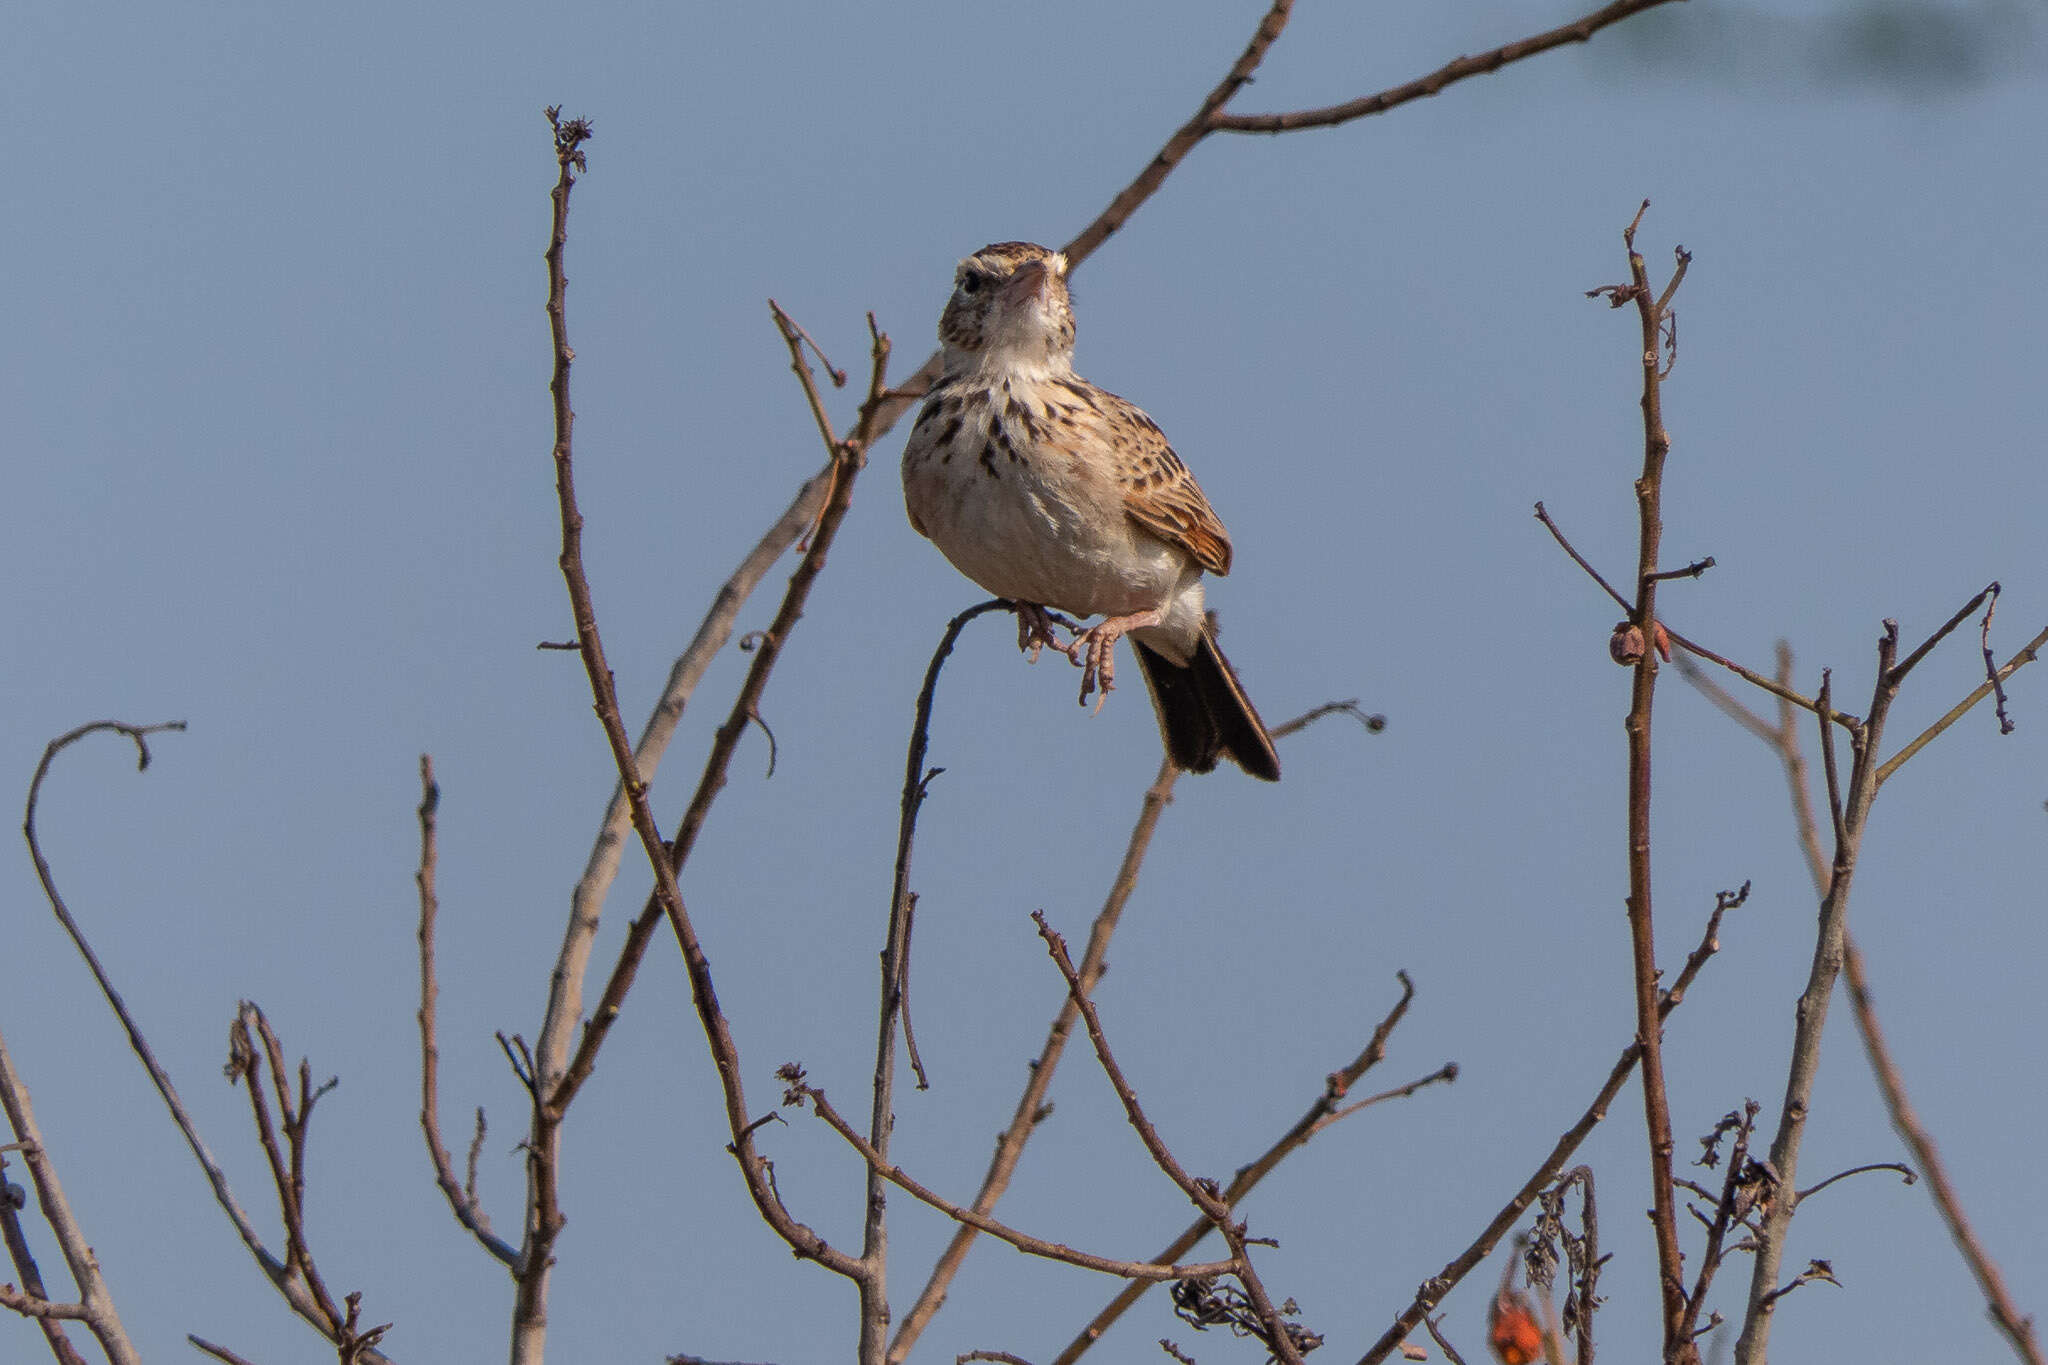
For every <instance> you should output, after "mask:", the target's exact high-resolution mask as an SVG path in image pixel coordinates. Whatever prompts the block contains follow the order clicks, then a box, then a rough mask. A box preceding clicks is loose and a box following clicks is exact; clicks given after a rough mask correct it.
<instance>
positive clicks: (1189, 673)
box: [1131, 629, 1280, 782]
mask: <svg viewBox="0 0 2048 1365" xmlns="http://www.w3.org/2000/svg"><path fill="white" fill-rule="evenodd" d="M1131 647H1132V648H1133V649H1134V650H1135V651H1136V652H1137V655H1138V664H1139V666H1140V667H1141V668H1142V669H1143V670H1144V673H1145V684H1146V686H1147V687H1149V688H1150V689H1151V691H1152V706H1153V709H1154V710H1156V711H1158V713H1159V729H1160V732H1161V733H1162V734H1164V735H1165V737H1166V753H1167V756H1168V757H1169V758H1171V759H1172V760H1173V762H1174V766H1175V767H1178V768H1185V769H1186V770H1187V771H1189V772H1191V773H1206V772H1209V771H1210V770H1212V769H1213V768H1215V766H1216V760H1217V759H1218V758H1228V759H1229V760H1230V761H1231V762H1233V763H1235V764H1236V765H1237V766H1238V767H1240V768H1242V769H1244V770H1245V771H1246V772H1248V773H1250V774H1251V775H1252V776H1253V777H1259V778H1264V779H1265V780H1266V781H1268V782H1278V781H1279V780H1280V756H1279V755H1278V754H1276V753H1274V752H1273V740H1272V737H1271V736H1269V735H1268V734H1267V733H1266V725H1265V722H1264V721H1262V720H1260V719H1259V713H1258V711H1257V709H1256V708H1254V707H1253V706H1252V703H1251V698H1249V697H1247V696H1245V694H1244V688H1243V686H1241V685H1240V684H1239V683H1238V681H1237V674H1236V672H1235V671H1233V670H1232V669H1231V667H1230V661H1229V660H1228V659H1226V658H1224V657H1223V651H1222V650H1220V649H1218V648H1217V647H1216V639H1215V637H1214V635H1212V634H1211V633H1210V632H1209V631H1208V630H1206V629H1205V630H1203V632H1202V635H1201V638H1200V639H1199V640H1198V641H1196V643H1195V652H1194V655H1193V656H1192V657H1191V658H1190V659H1189V660H1188V662H1187V664H1186V665H1185V666H1182V665H1180V664H1176V663H1174V662H1173V661H1172V660H1170V659H1168V658H1167V657H1166V656H1165V655H1163V654H1160V653H1158V652H1156V651H1154V650H1151V649H1147V648H1146V647H1145V646H1144V645H1141V644H1139V643H1138V642H1137V641H1136V640H1133V641H1131Z"/></svg>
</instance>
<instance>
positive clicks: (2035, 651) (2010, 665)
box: [1877, 629, 2048, 787]
mask: <svg viewBox="0 0 2048 1365" xmlns="http://www.w3.org/2000/svg"><path fill="white" fill-rule="evenodd" d="M2043 645H2048V629H2044V630H2043V631H2042V632H2041V633H2040V634H2039V635H2036V636H2035V637H2034V638H2033V639H2031V640H2029V641H2027V643H2026V644H2025V645H2024V646H2022V647H2021V649H2020V651H2019V653H2017V654H2015V655H2013V656H2012V657H2011V658H2010V659H2007V660H2006V661H2005V663H2004V664H2003V665H2002V666H2000V667H1999V668H1998V669H1997V671H1995V672H1994V673H1992V675H1991V676H1990V677H1989V678H1987V679H1985V680H1984V681H1983V682H1981V683H1979V684H1978V685H1977V689H1976V690H1975V691H1974V692H1972V693H1970V695H1969V696H1967V697H1964V698H1963V699H1962V700H1961V701H1959V702H1957V703H1956V704H1955V705H1954V706H1952V707H1950V708H1949V711H1948V714H1947V715H1945V716H1943V717H1942V718H1941V719H1940V720H1938V721H1936V722H1934V724H1932V725H1930V726H1928V727H1927V728H1926V729H1925V730H1922V731H1921V732H1920V733H1919V734H1918V735H1915V736H1914V737H1913V742H1912V743H1910V744H1908V745H1907V746H1906V747H1905V748H1903V749H1901V750H1899V751H1898V752H1897V753H1895V754H1893V755H1892V756H1891V757H1890V758H1888V759H1886V760H1885V762H1884V765H1883V766H1882V767H1880V768H1879V769H1878V770H1877V784H1878V785H1879V786H1880V787H1881V786H1883V785H1884V784H1885V783H1886V782H1887V781H1889V780H1890V779H1891V775H1892V774H1893V773H1895V772H1897V771H1898V770H1899V768H1900V767H1901V766H1902V765H1903V764H1904V763H1905V762H1906V760H1907V759H1909V758H1911V757H1912V756H1913V755H1914V754H1917V753H1919V752H1920V751H1921V750H1922V749H1924V748H1926V747H1927V746H1928V745H1929V744H1931V743H1932V742H1933V741H1934V739H1935V737H1936V736H1938V735H1939V734H1941V732H1942V731H1944V730H1946V729H1948V727H1949V726H1951V725H1954V724H1955V723H1956V722H1957V721H1959V720H1961V719H1962V718H1963V717H1964V716H1966V715H1968V714H1969V713H1970V709H1971V708H1972V707H1974V706H1976V704H1977V703H1978V702H1980V701H1983V700H1984V698H1986V697H1988V696H1990V695H1991V694H1992V693H1993V691H1995V690H1996V689H1997V688H1998V686H1999V684H2001V683H2003V682H2004V681H2005V680H2006V679H2007V678H2010V677H2011V676H2012V675H2013V674H2015V673H2017V672H2019V671H2020V670H2021V669H2022V668H2025V667H2026V666H2027V665H2028V664H2030V663H2032V662H2034V660H2036V659H2038V658H2040V657H2041V647H2042V646H2043Z"/></svg>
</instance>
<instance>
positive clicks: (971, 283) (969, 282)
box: [960, 275, 981, 294]
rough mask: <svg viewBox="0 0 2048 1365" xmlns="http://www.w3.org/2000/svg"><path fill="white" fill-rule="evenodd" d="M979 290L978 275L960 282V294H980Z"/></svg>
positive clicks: (979, 281)
mask: <svg viewBox="0 0 2048 1365" xmlns="http://www.w3.org/2000/svg"><path fill="white" fill-rule="evenodd" d="M980 290H981V276H979V275H968V276H966V277H965V278H963V279H962V280H961V281H960V292H961V293H963V294H974V293H978V292H980Z"/></svg>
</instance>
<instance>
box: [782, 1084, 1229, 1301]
mask: <svg viewBox="0 0 2048 1365" xmlns="http://www.w3.org/2000/svg"><path fill="white" fill-rule="evenodd" d="M776 1074H777V1075H778V1076H780V1077H782V1079H783V1080H784V1082H786V1083H787V1084H788V1086H789V1089H788V1091H787V1092H786V1093H785V1094H784V1096H783V1102H784V1103H785V1104H792V1105H797V1106H802V1105H803V1104H805V1103H808V1104H809V1105H810V1106H811V1110H812V1112H813V1113H815V1114H816V1115H817V1116H818V1117H819V1118H821V1119H823V1120H824V1121H825V1124H826V1126H828V1127H829V1128H831V1129H832V1131H833V1132H835V1133H837V1134H839V1136H840V1137H841V1138H842V1139H844V1140H845V1142H846V1144H847V1145H848V1146H850V1147H852V1148H853V1149H854V1150H855V1151H856V1152H859V1153H860V1154H861V1156H863V1157H864V1158H866V1159H867V1163H868V1169H870V1170H872V1171H877V1172H879V1173H880V1174H881V1176H882V1178H883V1179H885V1180H887V1181H888V1182H889V1183H890V1184H892V1185H894V1186H896V1187H897V1188H898V1189H900V1190H903V1191H904V1192H905V1193H907V1194H909V1195H910V1196H911V1197H912V1198H914V1199H917V1200H920V1201H922V1202H923V1203H925V1204H928V1205H930V1206H931V1207H932V1208H934V1209H937V1210H938V1211H939V1212H940V1213H943V1214H945V1215H946V1217H948V1218H951V1219H953V1220H954V1221H955V1222H959V1223H965V1224H967V1225H969V1226H971V1227H973V1228H975V1229H976V1230H977V1231H980V1232H985V1233H987V1234H988V1235H989V1236H991V1237H994V1238H996V1239H998V1240H1000V1241H1004V1242H1008V1243H1009V1244H1010V1245H1011V1246H1013V1247H1015V1248H1017V1250H1019V1251H1021V1252H1024V1253H1025V1254H1026V1255H1029V1256H1039V1257H1043V1258H1044V1259H1046V1260H1049V1261H1063V1262H1065V1263H1066V1264H1068V1265H1073V1266H1079V1267H1080V1268H1081V1269H1083V1270H1096V1271H1100V1272H1102V1273H1103V1274H1105V1275H1117V1276H1122V1277H1124V1278H1127V1279H1147V1280H1179V1279H1185V1278H1187V1277H1188V1276H1190V1275H1218V1274H1225V1273H1233V1272H1235V1271H1236V1269H1237V1264H1238V1263H1237V1262H1236V1261H1235V1260H1230V1261H1213V1262H1208V1263H1204V1264H1198V1265H1161V1264H1157V1263H1154V1262H1150V1261H1120V1260H1116V1259H1114V1258H1113V1257H1108V1256H1097V1255H1095V1254H1093V1253H1092V1252H1086V1251H1080V1250H1077V1249H1076V1248H1074V1247H1070V1246H1063V1245H1062V1244H1060V1243H1058V1242H1051V1241H1047V1240H1046V1239H1044V1238H1042V1237H1033V1236H1032V1235H1031V1234H1029V1233H1027V1232H1020V1231H1018V1230H1017V1229H1015V1228H1013V1227H1010V1226H1009V1225H1007V1224H1005V1223H1000V1222H998V1221H996V1220H995V1219H994V1218H991V1217H989V1216H988V1215H987V1214H984V1213H978V1212H976V1211H975V1210H974V1209H971V1208H968V1207H966V1206H965V1205H962V1204H955V1203H954V1202H952V1201H951V1200H949V1199H947V1198H946V1197H945V1196H943V1195H941V1194H939V1193H937V1192H936V1191H934V1190H932V1189H931V1188H929V1187H928V1186H926V1185H924V1184H922V1183H920V1182H919V1181H918V1180H916V1179H914V1178H913V1177H912V1176H911V1175H910V1174H909V1172H907V1171H905V1170H904V1169H903V1168H902V1167H901V1166H897V1165H893V1164H891V1163H890V1161H889V1160H888V1158H886V1157H884V1156H883V1155H882V1154H881V1153H880V1152H879V1151H877V1150H875V1147H874V1144H872V1143H870V1142H869V1141H868V1140H867V1139H866V1138H864V1137H862V1136H861V1135H860V1134H859V1133H858V1132H857V1131H855V1129H854V1127H853V1125H852V1124H850V1123H848V1122H847V1121H846V1118H845V1116H844V1115H842V1114H841V1113H840V1112H839V1111H838V1110H837V1109H835V1108H833V1107H832V1102H831V1101H830V1100H828V1099H826V1098H825V1092H824V1091H822V1090H820V1089H818V1088H817V1087H816V1086H814V1085H811V1084H809V1083H808V1082H807V1081H806V1080H805V1078H804V1073H803V1068H802V1067H799V1066H797V1065H795V1064H794V1063H790V1064H788V1065H785V1066H783V1067H782V1068H781V1069H780V1070H779V1071H777V1073H776Z"/></svg>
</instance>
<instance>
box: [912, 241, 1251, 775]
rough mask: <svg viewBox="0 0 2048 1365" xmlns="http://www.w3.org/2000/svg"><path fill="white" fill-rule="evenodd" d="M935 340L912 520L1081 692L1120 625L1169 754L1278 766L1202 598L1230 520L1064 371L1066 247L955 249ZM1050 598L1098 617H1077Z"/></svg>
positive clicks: (1158, 439) (1103, 690)
mask: <svg viewBox="0 0 2048 1365" xmlns="http://www.w3.org/2000/svg"><path fill="white" fill-rule="evenodd" d="M939 340H940V342H941V343H942V347H943V350H942V357H943V364H942V369H941V372H940V374H939V377H938V378H937V379H936V380H935V381H934V382H933V384H932V386H931V388H930V389H929V390H928V391H927V392H926V394H925V399H924V405H923V407H922V408H921V409H920V411H919V412H918V416H917V421H916V423H915V424H914V425H913V426H912V427H911V431H910V437H909V439H908V440H907V441H906V442H905V444H904V448H903V499H904V507H905V509H906V510H907V511H908V512H909V514H910V525H911V527H912V529H914V530H915V531H916V532H917V533H918V534H919V535H921V536H924V537H925V538H926V539H927V540H930V541H931V542H932V543H933V544H934V545H936V546H938V548H939V550H940V551H941V552H942V553H943V554H944V555H945V556H946V558H947V559H948V560H950V561H951V562H952V564H953V567H954V568H956V569H958V570H959V571H960V572H961V573H963V574H965V575H966V576H967V577H968V578H970V579H972V580H973V581H974V582H975V583H977V584H979V585H980V586H981V587H982V588H984V589H985V590H987V591H988V592H991V593H993V594H995V595H996V596H997V597H1000V598H1005V599H1007V600H1008V601H1009V602H1010V604H1011V606H1012V607H1013V609H1014V610H1015V611H1016V613H1017V620H1018V639H1017V643H1018V647H1019V648H1020V649H1021V650H1023V651H1024V652H1025V653H1027V654H1028V655H1029V656H1030V657H1031V659H1032V660H1034V661H1035V660H1036V659H1037V658H1038V657H1039V652H1040V650H1041V649H1044V648H1051V649H1054V650H1056V651H1058V652H1059V653H1061V654H1064V655H1065V656H1066V657H1067V658H1068V659H1069V660H1070V661H1071V662H1073V663H1074V664H1075V665H1077V666H1078V667H1080V668H1081V670H1082V674H1081V702H1082V704H1083V705H1086V704H1087V701H1088V697H1089V695H1090V694H1091V693H1094V692H1099V693H1100V699H1099V700H1098V701H1097V702H1096V708H1097V709H1098V710H1100V709H1101V705H1102V701H1105V700H1107V699H1108V694H1109V692H1110V691H1111V690H1112V689H1113V688H1114V686H1115V678H1116V643H1117V641H1118V640H1120V639H1122V638H1124V637H1125V636H1128V637H1129V638H1130V641H1131V646H1132V648H1133V650H1134V651H1135V653H1136V656H1137V660H1138V666H1139V668H1140V670H1141V671H1142V672H1143V674H1144V677H1145V682H1146V686H1147V689H1148V690H1149V691H1150V693H1151V696H1152V705H1153V709H1154V711H1155V712H1156V713H1157V715H1158V718H1159V729H1160V733H1161V735H1162V737H1163V738H1164V740H1165V745H1166V752H1167V755H1168V757H1169V758H1171V759H1172V761H1173V763H1174V765H1175V766H1176V767H1179V768H1182V769H1185V770H1186V771H1189V772H1195V773H1206V772H1209V771H1211V770H1213V769H1214V768H1215V767H1216V763H1217V760H1218V759H1219V758H1229V759H1230V760H1231V761H1232V762H1234V763H1235V764H1237V766H1238V767H1240V768H1242V769H1244V771H1245V772H1247V773H1249V774H1251V775H1252V776H1253V777H1258V778H1263V779H1265V780H1266V781H1269V782H1272V781H1278V780H1279V777H1280V759H1279V756H1278V755H1277V754H1275V753H1274V751H1273V740H1272V736H1271V735H1270V734H1269V733H1268V732H1267V729H1266V725H1265V722H1264V721H1262V720H1260V719H1259V713H1258V710H1257V709H1256V708H1255V707H1254V706H1253V705H1252V703H1251V699H1250V698H1249V697H1247V696H1246V695H1245V691H1244V687H1243V686H1242V684H1240V683H1239V681H1238V677H1237V673H1236V670H1234V669H1233V668H1232V667H1231V666H1230V661H1229V660H1228V659H1226V658H1225V657H1224V654H1223V651H1222V649H1220V648H1219V647H1218V646H1217V643H1216V625H1215V618H1214V616H1213V615H1212V614H1210V613H1209V612H1208V611H1207V610H1206V607H1205V601H1204V595H1203V588H1202V575H1203V574H1204V573H1205V572H1206V573H1213V574H1216V575H1218V576H1219V577H1220V576H1222V575H1224V574H1227V573H1229V572H1230V564H1231V550H1230V536H1229V534H1228V533H1227V532H1226V531H1225V530H1224V529H1223V522H1222V521H1221V520H1220V519H1219V518H1218V517H1217V515H1216V512H1215V509H1213V508H1212V507H1210V506H1209V500H1208V498H1206V497H1205V496H1203V494H1202V490H1201V487H1200V486H1199V485H1198V484H1196V482H1195V477H1194V475H1192V474H1190V473H1189V472H1188V468H1187V466H1186V465H1185V464H1183V463H1182V462H1181V459H1180V457H1179V456H1178V455H1176V454H1174V452H1173V447H1172V446H1170V445H1168V444H1167V440H1166V436H1165V435H1164V433H1162V432H1161V431H1160V429H1159V426H1158V424H1157V423H1155V422H1154V421H1153V420H1152V419H1151V418H1150V417H1148V416H1146V415H1145V413H1144V412H1143V411H1142V410H1140V409H1139V408H1138V407H1137V406H1136V405H1135V404H1133V403H1130V402H1128V401H1126V400H1125V399H1122V398H1119V397H1117V396H1116V395H1115V394H1113V393H1110V392H1108V391H1107V390H1105V389H1102V388H1100V387H1098V386H1096V385H1095V384H1092V383H1090V382H1089V381H1087V380H1086V379H1083V378H1082V377H1081V376H1080V375H1078V374H1076V373H1075V372H1074V308H1073V300H1072V297H1071V295H1070V294H1069V292H1068V289H1067V258H1066V256H1065V255H1064V254H1063V253H1061V252H1058V251H1052V250H1048V249H1047V248H1045V247H1042V246H1039V245H1036V244H1035V243H1031V242H997V243H994V244H993V245H990V246H985V247H983V248H982V249H981V250H979V251H977V252H975V253H974V254H973V255H971V256H969V257H967V258H966V259H964V260H962V261H961V262H960V264H959V266H958V268H957V269H956V270H955V271H954V275H953V293H952V297H951V298H950V299H949V300H948V301H947V303H946V307H945V310H944V312H943V313H942V314H941V316H940V318H939ZM1055 613H1071V614H1072V615H1074V616H1076V617H1079V618H1081V619H1083V620H1085V619H1087V618H1088V617H1091V616H1098V615H1099V616H1101V617H1102V618H1103V619H1102V620H1101V621H1099V622H1098V623H1096V624H1095V625H1093V626H1090V627H1087V628H1086V629H1082V628H1080V627H1079V626H1077V625H1076V624H1075V623H1074V622H1071V621H1067V620H1064V619H1063V618H1062V617H1060V616H1058V615H1056V614H1055ZM1058 625H1065V626H1067V627H1068V628H1069V629H1070V630H1072V631H1073V638H1072V639H1071V640H1069V641H1067V642H1065V643H1062V642H1061V641H1060V639H1059V638H1058V636H1057V635H1056V634H1055V633H1054V630H1055V627H1056V626H1058Z"/></svg>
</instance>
